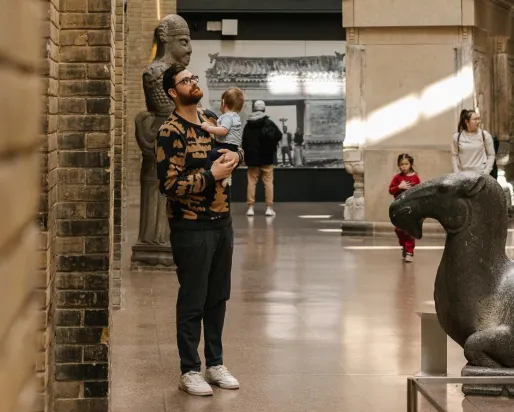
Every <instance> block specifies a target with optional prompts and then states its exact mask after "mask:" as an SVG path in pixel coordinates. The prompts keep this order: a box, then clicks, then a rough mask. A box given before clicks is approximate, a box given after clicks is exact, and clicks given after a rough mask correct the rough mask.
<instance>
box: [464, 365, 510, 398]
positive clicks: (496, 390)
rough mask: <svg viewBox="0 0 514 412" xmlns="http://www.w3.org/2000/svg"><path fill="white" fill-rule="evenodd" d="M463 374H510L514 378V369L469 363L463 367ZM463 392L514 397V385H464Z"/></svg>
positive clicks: (466, 393)
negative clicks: (486, 366)
mask: <svg viewBox="0 0 514 412" xmlns="http://www.w3.org/2000/svg"><path fill="white" fill-rule="evenodd" d="M462 376H481V377H485V376H489V377H492V376H506V377H507V376H508V377H512V378H514V369H508V368H484V367H482V366H471V365H469V364H468V365H466V366H464V368H463V369H462ZM462 392H463V393H464V395H479V396H509V397H514V385H462Z"/></svg>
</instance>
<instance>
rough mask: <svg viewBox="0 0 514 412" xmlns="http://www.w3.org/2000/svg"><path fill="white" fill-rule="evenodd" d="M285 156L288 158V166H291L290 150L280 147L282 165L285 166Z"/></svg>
mask: <svg viewBox="0 0 514 412" xmlns="http://www.w3.org/2000/svg"><path fill="white" fill-rule="evenodd" d="M286 156H287V157H288V158H289V164H290V165H291V166H292V165H293V161H292V160H291V148H290V147H287V146H284V147H282V164H283V165H284V166H285V165H286Z"/></svg>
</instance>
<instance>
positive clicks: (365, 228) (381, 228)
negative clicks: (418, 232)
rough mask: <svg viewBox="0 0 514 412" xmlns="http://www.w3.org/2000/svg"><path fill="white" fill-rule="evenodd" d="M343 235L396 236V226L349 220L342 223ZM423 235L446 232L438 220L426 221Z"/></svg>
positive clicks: (436, 236)
mask: <svg viewBox="0 0 514 412" xmlns="http://www.w3.org/2000/svg"><path fill="white" fill-rule="evenodd" d="M341 236H394V226H393V225H392V224H391V223H389V222H372V221H367V220H362V221H357V220H348V221H344V222H343V223H342V224H341ZM423 237H424V238H444V237H446V233H445V231H444V229H443V227H442V226H441V225H440V224H439V223H438V222H425V223H423Z"/></svg>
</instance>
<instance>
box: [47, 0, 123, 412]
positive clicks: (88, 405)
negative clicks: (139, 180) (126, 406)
mask: <svg viewBox="0 0 514 412" xmlns="http://www.w3.org/2000/svg"><path fill="white" fill-rule="evenodd" d="M115 5H116V3H115V2H114V1H111V0H94V1H92V0H90V1H76V0H61V2H60V7H61V10H60V24H61V27H60V29H61V30H60V50H59V52H60V53H59V54H60V64H59V118H58V134H57V138H56V139H55V141H53V142H51V145H50V146H51V149H52V150H53V152H52V153H51V155H49V158H48V170H49V172H48V173H49V174H48V184H49V199H50V210H49V220H50V222H51V223H50V224H51V225H53V227H54V229H53V230H54V233H55V236H56V239H55V242H56V244H55V247H54V251H53V253H54V256H55V270H56V275H55V276H56V280H55V299H56V302H55V313H54V318H53V322H54V325H55V368H54V371H53V373H52V375H51V376H52V377H53V391H54V394H53V395H54V404H55V406H54V410H55V411H82V410H83V411H85V410H89V411H96V412H107V410H108V388H109V383H108V369H109V356H108V355H109V270H110V268H111V262H110V257H111V256H112V255H111V253H110V244H111V240H110V239H112V238H113V236H114V233H113V223H114V222H113V220H112V218H111V205H112V201H111V196H112V183H111V182H112V181H113V180H114V178H113V179H111V176H112V174H113V173H112V172H113V168H114V166H113V162H112V161H111V159H110V156H111V155H112V151H113V145H114V147H116V145H115V144H114V141H113V137H114V109H115V104H114V103H115V94H114V91H115V86H114V79H115V71H114V63H115V61H114V54H115V51H114V33H115ZM112 160H114V159H112ZM114 170H116V169H114Z"/></svg>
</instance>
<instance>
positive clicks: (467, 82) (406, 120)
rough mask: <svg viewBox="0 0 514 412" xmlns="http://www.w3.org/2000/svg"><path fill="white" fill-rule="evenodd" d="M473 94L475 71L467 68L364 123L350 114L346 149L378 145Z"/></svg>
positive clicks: (384, 109) (375, 114) (374, 112)
mask: <svg viewBox="0 0 514 412" xmlns="http://www.w3.org/2000/svg"><path fill="white" fill-rule="evenodd" d="M472 94H473V68H472V67H471V65H466V66H465V67H464V68H463V69H461V70H460V71H459V72H458V73H457V74H456V75H452V76H449V77H447V78H444V79H442V80H440V81H438V82H436V83H433V84H431V85H429V86H427V87H426V88H424V89H423V90H421V91H420V92H419V93H412V94H409V95H407V96H405V97H403V98H401V99H399V100H396V101H394V102H392V103H390V104H388V105H386V106H384V107H382V108H380V109H378V110H375V111H373V112H371V113H370V114H368V116H367V119H366V120H364V121H363V120H361V119H360V118H358V114H357V115H353V114H352V113H348V122H347V125H346V140H345V146H354V145H356V144H357V145H358V144H363V143H366V144H376V143H379V142H381V141H383V140H385V139H387V138H389V137H391V136H394V135H395V134H398V133H401V132H403V131H405V130H407V129H409V128H411V127H413V126H415V125H416V124H418V123H419V122H420V121H424V120H430V119H432V118H434V117H436V116H438V115H440V114H441V113H444V112H446V111H448V110H451V109H453V108H455V107H457V106H458V105H459V104H460V103H461V102H462V101H463V100H464V99H466V98H468V97H470V96H471V95H472Z"/></svg>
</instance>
